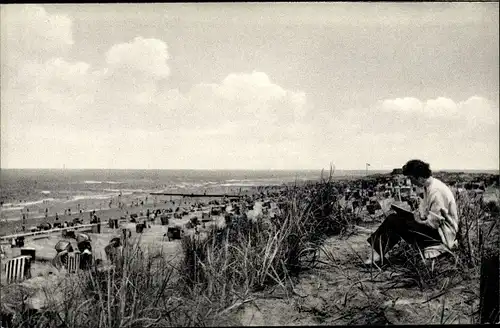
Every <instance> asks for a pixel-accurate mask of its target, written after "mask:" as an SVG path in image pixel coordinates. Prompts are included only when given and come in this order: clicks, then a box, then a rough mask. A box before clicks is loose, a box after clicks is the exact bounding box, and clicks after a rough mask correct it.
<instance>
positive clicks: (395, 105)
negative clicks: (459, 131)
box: [378, 96, 498, 125]
mask: <svg viewBox="0 0 500 328" xmlns="http://www.w3.org/2000/svg"><path fill="white" fill-rule="evenodd" d="M378 108H379V109H380V110H381V111H385V112H396V113H397V112H399V113H406V114H412V115H421V116H424V117H428V118H439V119H442V118H450V119H454V118H461V119H465V120H467V123H468V124H469V125H471V124H472V125H477V124H498V105H497V106H494V105H493V104H492V103H491V102H490V101H489V100H488V99H485V98H483V97H479V96H472V97H470V98H468V99H467V100H465V101H460V102H455V101H453V100H452V99H449V98H445V97H438V98H436V99H429V100H426V101H425V102H423V101H421V100H419V99H417V98H412V97H406V98H396V99H386V100H383V101H381V102H380V103H379V106H378Z"/></svg>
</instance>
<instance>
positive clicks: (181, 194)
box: [150, 192, 245, 198]
mask: <svg viewBox="0 0 500 328" xmlns="http://www.w3.org/2000/svg"><path fill="white" fill-rule="evenodd" d="M150 195H152V196H181V197H227V198H243V197H245V196H244V195H228V194H194V193H191V194H183V193H175V192H152V193H150Z"/></svg>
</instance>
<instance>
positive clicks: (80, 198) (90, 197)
mask: <svg viewBox="0 0 500 328" xmlns="http://www.w3.org/2000/svg"><path fill="white" fill-rule="evenodd" d="M116 196H118V194H99V195H77V196H73V198H72V199H70V200H67V201H66V203H69V202H74V201H77V200H85V199H102V200H105V199H110V198H112V197H116Z"/></svg>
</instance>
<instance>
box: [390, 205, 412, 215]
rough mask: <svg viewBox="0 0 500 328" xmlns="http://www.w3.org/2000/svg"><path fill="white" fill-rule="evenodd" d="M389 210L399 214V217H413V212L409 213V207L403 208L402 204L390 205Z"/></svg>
mask: <svg viewBox="0 0 500 328" xmlns="http://www.w3.org/2000/svg"><path fill="white" fill-rule="evenodd" d="M391 209H392V210H394V211H396V213H398V214H401V215H411V216H413V212H412V211H411V209H410V207H409V206H408V208H405V207H404V206H403V205H402V204H396V203H392V204H391Z"/></svg>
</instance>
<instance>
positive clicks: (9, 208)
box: [2, 206, 24, 212]
mask: <svg viewBox="0 0 500 328" xmlns="http://www.w3.org/2000/svg"><path fill="white" fill-rule="evenodd" d="M22 209H24V207H23V206H16V207H4V206H2V212H10V211H20V210H22Z"/></svg>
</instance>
